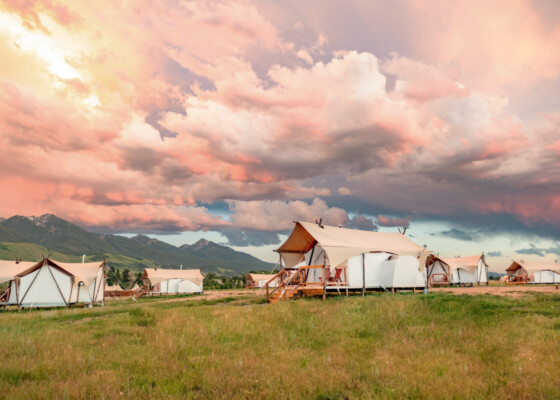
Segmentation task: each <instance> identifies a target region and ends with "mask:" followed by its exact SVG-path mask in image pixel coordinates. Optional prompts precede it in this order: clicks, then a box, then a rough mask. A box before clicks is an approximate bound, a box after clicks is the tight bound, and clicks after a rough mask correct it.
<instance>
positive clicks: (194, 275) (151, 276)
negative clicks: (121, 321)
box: [142, 268, 204, 294]
mask: <svg viewBox="0 0 560 400" xmlns="http://www.w3.org/2000/svg"><path fill="white" fill-rule="evenodd" d="M142 281H143V282H144V284H145V285H148V286H149V291H150V292H151V293H160V294H170V293H202V292H203V281H204V275H202V273H201V272H200V270H199V269H160V268H158V269H154V268H145V269H144V273H143V274H142Z"/></svg>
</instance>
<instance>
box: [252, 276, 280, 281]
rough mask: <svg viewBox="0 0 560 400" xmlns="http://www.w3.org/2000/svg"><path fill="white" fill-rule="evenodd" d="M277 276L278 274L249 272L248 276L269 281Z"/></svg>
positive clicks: (255, 279)
mask: <svg viewBox="0 0 560 400" xmlns="http://www.w3.org/2000/svg"><path fill="white" fill-rule="evenodd" d="M275 276H276V274H247V277H248V278H250V279H252V280H254V281H269V280H271V279H272V278H274V277H275Z"/></svg>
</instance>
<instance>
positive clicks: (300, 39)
mask: <svg viewBox="0 0 560 400" xmlns="http://www.w3.org/2000/svg"><path fill="white" fill-rule="evenodd" d="M389 4H390V5H389ZM0 185H1V187H2V192H1V195H0V217H4V218H7V217H10V216H12V215H15V214H19V215H41V214H44V213H47V212H49V213H53V214H55V215H57V216H59V217H61V218H64V219H67V220H69V221H71V222H74V223H77V224H79V225H81V226H83V227H85V228H87V229H89V230H94V231H96V232H113V233H127V234H136V233H145V234H148V235H150V236H154V237H157V238H159V239H160V240H165V241H168V242H170V243H173V244H183V243H192V242H194V241H196V240H197V239H199V238H202V237H204V238H207V239H210V240H213V241H216V242H220V243H223V244H228V245H231V246H234V248H235V249H239V250H242V251H247V252H250V253H251V254H254V255H256V256H258V257H260V258H262V259H265V260H268V261H275V260H276V257H277V256H276V255H275V254H274V253H273V252H272V251H271V250H272V249H274V248H277V247H278V245H279V243H280V241H281V240H283V239H284V238H285V234H286V232H288V231H289V230H290V229H291V228H292V226H293V222H292V221H293V220H306V221H313V220H314V219H315V218H323V221H324V223H326V224H330V225H339V224H341V225H344V226H346V227H354V228H361V229H368V230H372V229H377V230H380V231H390V232H395V231H396V230H397V227H402V226H407V225H409V228H408V232H407V234H410V235H411V237H412V239H413V240H415V241H416V242H418V243H419V244H426V245H428V247H429V248H430V249H431V250H432V251H434V252H439V253H440V255H443V256H456V255H461V256H467V255H471V254H477V253H479V252H482V251H484V252H485V253H486V254H487V255H488V256H489V257H488V262H489V264H490V266H491V270H495V271H499V270H501V269H503V268H504V266H505V265H507V264H509V263H510V262H511V259H512V258H523V259H525V260H528V259H535V257H538V256H543V257H546V258H547V259H550V260H552V259H556V258H557V257H558V256H559V255H560V243H559V242H558V240H559V239H560V2H559V1H556V0H550V1H546V0H542V1H539V0H533V1H531V0H507V1H472V0H465V1H461V0H457V1H451V0H449V1H447V0H430V1H420V0H417V1H414V0H410V1H395V2H387V1H381V0H380V1H363V0H361V1H354V0H344V1H342V0H340V1H338V0H336V1H335V0H333V1H324V0H306V1H302V0H282V1H275V0H262V1H243V0H242V1H165V0H160V1H142V0H134V1H118V2H117V1H105V2H104V1H70V0H69V1H66V2H62V1H57V0H45V1H18V0H7V1H6V0H3V1H1V2H0Z"/></svg>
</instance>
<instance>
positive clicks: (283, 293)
mask: <svg viewBox="0 0 560 400" xmlns="http://www.w3.org/2000/svg"><path fill="white" fill-rule="evenodd" d="M314 267H315V266H310V267H305V268H314ZM319 267H323V266H319ZM306 278H307V269H304V268H300V269H298V270H295V271H294V270H291V271H288V270H281V271H280V272H279V273H278V274H276V275H275V276H274V278H272V279H271V280H269V281H268V282H267V283H266V284H265V287H266V297H267V299H268V301H269V303H277V302H279V301H281V300H289V299H299V298H301V297H305V296H323V295H324V293H325V288H324V287H323V284H322V283H319V284H318V285H317V284H314V285H313V286H309V285H310V284H309V283H305V280H306ZM275 279H279V280H280V284H279V285H278V286H277V287H275V288H273V290H272V291H271V290H270V289H271V288H269V284H270V283H271V282H273V281H274V280H275Z"/></svg>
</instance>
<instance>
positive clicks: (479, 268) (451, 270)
mask: <svg viewBox="0 0 560 400" xmlns="http://www.w3.org/2000/svg"><path fill="white" fill-rule="evenodd" d="M428 279H429V282H430V285H432V286H435V285H443V284H453V285H473V284H475V283H476V284H478V285H480V284H481V283H482V284H488V265H486V262H485V260H484V255H479V256H470V257H455V258H444V257H439V256H432V257H430V259H429V260H428Z"/></svg>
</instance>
